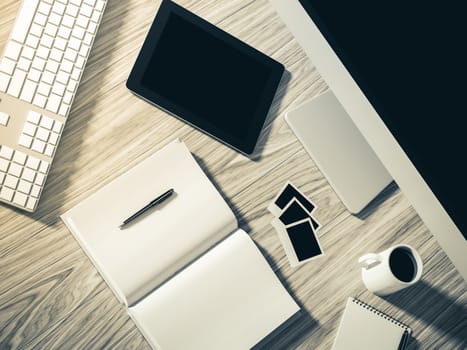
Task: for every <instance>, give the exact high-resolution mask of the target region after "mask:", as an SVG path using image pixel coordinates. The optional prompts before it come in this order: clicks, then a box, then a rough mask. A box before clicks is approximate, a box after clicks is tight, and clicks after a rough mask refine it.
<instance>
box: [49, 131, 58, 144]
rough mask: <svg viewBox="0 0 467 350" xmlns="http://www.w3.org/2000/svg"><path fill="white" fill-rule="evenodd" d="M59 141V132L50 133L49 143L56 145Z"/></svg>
mask: <svg viewBox="0 0 467 350" xmlns="http://www.w3.org/2000/svg"><path fill="white" fill-rule="evenodd" d="M57 141H58V134H56V133H54V132H53V133H52V134H50V138H49V143H50V144H51V145H52V146H55V145H56V144H57Z"/></svg>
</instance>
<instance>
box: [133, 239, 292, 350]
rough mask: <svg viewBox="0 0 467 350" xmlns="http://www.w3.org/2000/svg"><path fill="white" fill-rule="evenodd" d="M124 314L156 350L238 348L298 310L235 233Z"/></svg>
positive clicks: (249, 244)
mask: <svg viewBox="0 0 467 350" xmlns="http://www.w3.org/2000/svg"><path fill="white" fill-rule="evenodd" d="M129 310H130V315H131V316H132V317H133V319H134V320H135V322H136V323H137V324H138V325H139V328H140V329H141V331H142V332H143V333H144V334H145V336H146V337H147V338H148V339H150V340H151V343H152V344H155V345H156V349H158V350H178V349H180V350H187V349H203V350H209V349H213V350H221V349H222V350H228V349H232V350H242V349H250V348H251V347H253V346H254V345H255V344H257V343H258V342H259V341H260V340H262V339H263V338H264V337H265V336H267V335H268V334H269V333H271V332H272V331H273V330H274V329H276V328H277V327H278V326H280V325H281V324H282V323H283V322H285V321H286V320H288V319H289V318H290V317H291V316H293V315H294V314H295V313H296V312H297V311H298V310H299V307H298V305H297V304H296V303H295V301H294V300H293V299H292V298H291V297H290V295H289V294H288V293H287V291H286V290H285V288H284V287H283V286H282V284H281V283H280V281H279V279H278V278H277V277H276V276H275V275H274V272H273V271H272V270H271V268H270V267H269V265H268V263H267V261H266V260H265V259H264V257H263V256H262V254H261V252H260V251H259V249H258V248H257V247H256V246H255V244H254V242H253V241H252V240H251V239H250V238H249V237H248V235H247V234H246V233H245V232H244V231H242V230H238V231H237V232H235V233H234V234H233V235H231V236H229V237H228V238H226V239H225V240H224V241H223V242H221V243H220V244H219V245H217V246H216V247H214V248H213V249H211V250H210V251H209V252H208V253H206V254H205V255H203V256H202V257H201V258H199V259H198V260H197V261H195V262H194V263H193V264H191V265H190V266H188V267H187V268H186V269H185V270H183V271H182V272H181V273H179V274H177V275H176V276H174V277H173V278H172V279H170V280H169V281H167V282H166V283H165V284H163V285H162V286H161V287H160V288H158V289H157V290H155V291H153V292H152V293H151V294H150V295H148V296H147V297H146V298H144V299H143V300H142V301H140V302H139V303H137V304H136V305H135V306H133V307H131V308H130V309H129Z"/></svg>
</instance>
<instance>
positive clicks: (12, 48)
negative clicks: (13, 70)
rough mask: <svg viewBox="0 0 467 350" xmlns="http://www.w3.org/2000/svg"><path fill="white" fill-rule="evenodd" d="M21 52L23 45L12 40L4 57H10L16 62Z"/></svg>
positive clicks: (6, 48)
mask: <svg viewBox="0 0 467 350" xmlns="http://www.w3.org/2000/svg"><path fill="white" fill-rule="evenodd" d="M20 52H21V45H20V44H18V43H15V42H14V41H11V40H10V41H9V42H8V43H7V44H6V47H5V55H4V57H8V58H11V59H12V60H14V61H17V60H18V58H19V54H20Z"/></svg>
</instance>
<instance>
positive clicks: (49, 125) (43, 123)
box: [40, 115, 54, 130]
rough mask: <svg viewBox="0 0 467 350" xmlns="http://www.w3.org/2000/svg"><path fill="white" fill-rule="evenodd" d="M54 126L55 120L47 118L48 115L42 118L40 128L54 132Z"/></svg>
mask: <svg viewBox="0 0 467 350" xmlns="http://www.w3.org/2000/svg"><path fill="white" fill-rule="evenodd" d="M53 124H54V120H53V119H52V118H50V117H47V116H46V115H43V116H42V119H41V123H40V126H42V127H43V128H45V129H47V130H52V126H53Z"/></svg>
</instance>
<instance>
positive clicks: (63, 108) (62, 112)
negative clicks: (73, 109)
mask: <svg viewBox="0 0 467 350" xmlns="http://www.w3.org/2000/svg"><path fill="white" fill-rule="evenodd" d="M68 108H69V106H68V105H67V104H65V103H62V104H61V105H60V109H59V110H58V114H59V115H61V116H64V117H66V115H67V113H68Z"/></svg>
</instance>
